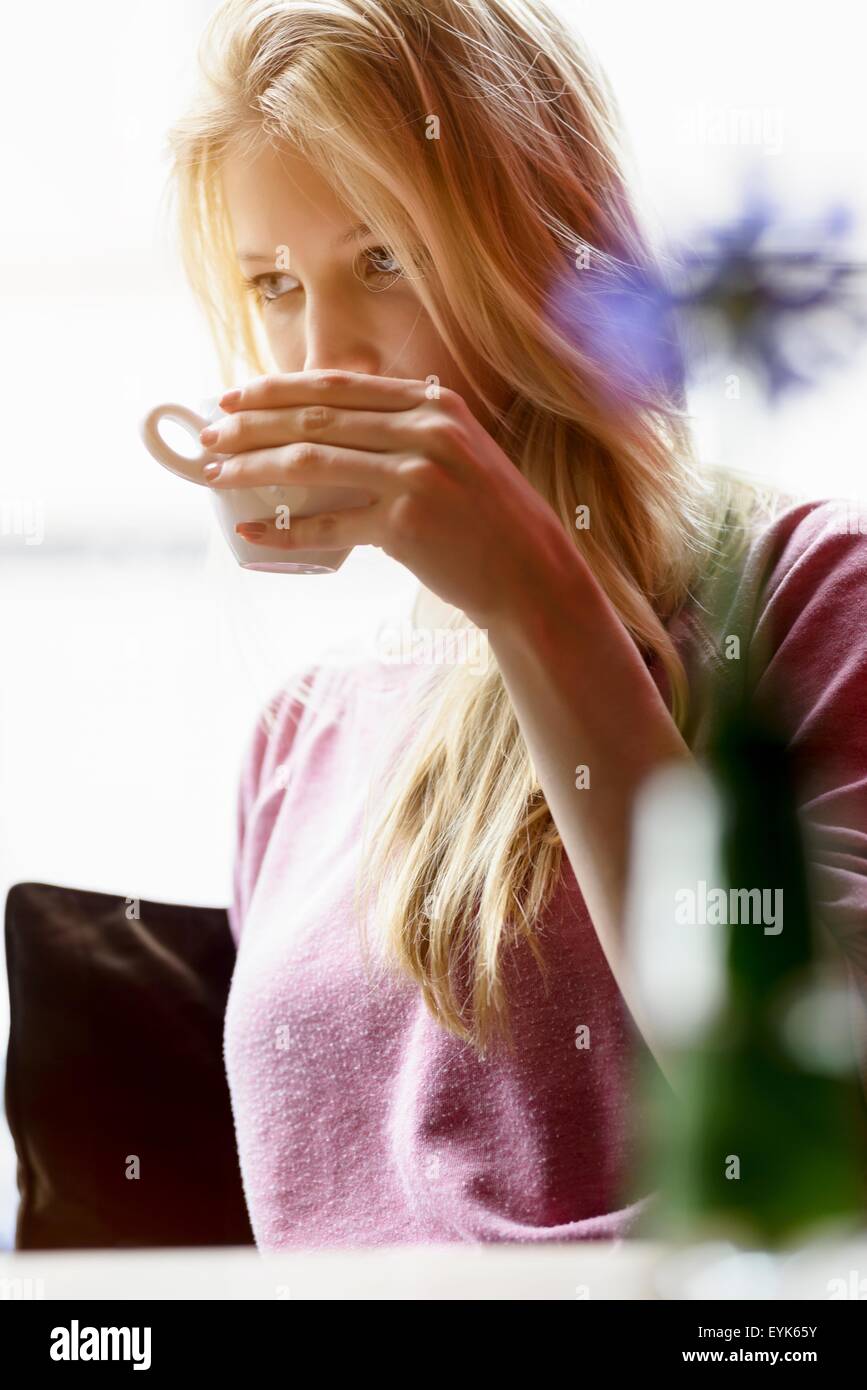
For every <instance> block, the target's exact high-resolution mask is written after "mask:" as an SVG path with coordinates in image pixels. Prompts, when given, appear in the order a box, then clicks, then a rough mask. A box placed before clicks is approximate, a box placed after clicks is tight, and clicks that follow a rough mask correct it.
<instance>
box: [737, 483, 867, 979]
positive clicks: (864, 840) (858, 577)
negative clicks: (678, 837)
mask: <svg viewBox="0 0 867 1390" xmlns="http://www.w3.org/2000/svg"><path fill="white" fill-rule="evenodd" d="M848 510H849V509H847V507H846V505H845V503H838V502H833V501H826V502H821V503H805V504H803V505H801V506H798V507H796V508H793V509H792V510H791V511H789V512H787V513H785V514H784V515H783V516H782V517H780V518H778V519H777V521H776V522H775V523H773V524H772V526H771V527H770V529H769V532H768V534H767V536H766V537H765V540H764V543H763V545H762V546H761V547H760V553H761V556H762V569H763V576H764V584H763V586H762V592H761V597H760V600H759V602H758V604H757V607H756V626H755V638H756V649H757V650H759V651H760V652H761V659H760V661H759V663H758V664H757V667H756V670H755V671H754V673H753V677H752V683H753V685H754V689H755V693H756V694H757V695H758V696H759V699H760V700H762V699H764V698H767V699H768V700H769V701H770V702H771V704H772V706H773V708H774V709H775V710H776V711H779V713H780V714H781V716H782V718H783V722H784V728H785V730H786V734H787V736H788V737H789V738H790V740H791V742H790V749H791V752H792V757H793V766H794V771H795V776H796V778H797V782H798V787H799V810H800V813H801V816H802V820H803V824H804V830H805V836H806V842H807V853H808V857H809V862H810V868H811V874H812V879H813V891H814V894H815V901H816V906H817V915H818V917H819V920H820V922H821V924H822V926H823V927H824V928H825V929H826V930H827V931H829V932H830V934H831V936H832V937H833V938H834V939H835V940H836V942H837V945H838V946H839V947H840V949H841V950H842V952H843V955H844V956H845V958H846V960H847V962H848V965H849V968H850V970H851V971H852V974H853V976H854V978H855V980H856V982H857V984H858V986H859V988H860V990H861V991H862V993H864V994H865V996H867V536H865V535H863V534H860V533H859V532H858V531H857V530H855V531H853V530H852V529H847V527H846V519H847V515H848Z"/></svg>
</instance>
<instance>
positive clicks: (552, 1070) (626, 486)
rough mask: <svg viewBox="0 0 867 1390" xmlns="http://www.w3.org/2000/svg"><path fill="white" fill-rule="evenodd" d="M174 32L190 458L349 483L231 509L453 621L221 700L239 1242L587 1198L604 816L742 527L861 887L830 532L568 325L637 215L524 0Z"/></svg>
mask: <svg viewBox="0 0 867 1390" xmlns="http://www.w3.org/2000/svg"><path fill="white" fill-rule="evenodd" d="M200 61H201V66H202V89H201V92H200V94H199V96H198V98H197V101H196V104H195V106H194V108H193V109H192V110H191V111H190V112H189V113H188V114H187V115H186V116H185V117H184V119H183V120H181V121H179V122H178V123H177V125H176V126H175V127H174V129H173V132H172V147H173V151H174V161H175V162H174V176H175V179H176V182H177V189H178V195H179V198H178V207H179V215H180V225H181V229H182V233H183V245H184V255H185V263H186V266H187V270H188V274H189V276H190V279H191V281H192V283H193V285H194V287H195V289H196V291H197V293H198V294H199V295H200V297H201V300H202V302H203V304H204V306H205V308H206V310H207V312H208V314H209V315H210V318H211V322H212V325H213V329H214V334H215V339H216V341H217V344H218V347H219V350H220V353H221V359H222V361H223V363H224V370H225V371H226V373H227V374H228V372H229V371H231V370H232V363H233V361H234V360H235V358H236V356H237V354H238V353H240V354H241V355H242V357H243V358H244V359H245V360H246V361H247V362H248V363H249V366H250V368H251V370H252V371H253V372H254V373H256V374H257V375H256V377H255V379H253V380H249V381H247V382H246V383H242V384H240V385H238V386H237V387H235V388H234V389H232V390H230V391H228V392H227V394H226V395H225V396H224V397H223V401H222V404H223V407H224V409H225V411H226V412H227V416H226V418H224V419H222V420H221V421H220V422H219V423H218V425H217V426H215V427H213V428H212V429H211V430H210V431H208V432H207V433H206V434H203V441H204V442H205V443H208V444H209V445H210V446H211V447H212V448H213V449H215V450H216V451H217V452H219V453H222V454H226V455H229V457H228V458H227V460H226V461H225V462H224V463H223V464H222V466H221V467H219V466H218V467H217V468H216V469H215V470H214V471H213V475H212V477H211V478H210V482H211V485H212V486H213V487H215V488H223V487H228V488H232V487H238V486H249V485H256V486H259V485H267V484H272V483H280V482H286V481H297V482H300V483H308V482H309V483H321V482H325V481H326V480H328V481H330V482H333V483H336V484H345V485H347V486H353V487H360V488H362V489H363V490H364V491H365V492H366V493H367V494H368V496H369V501H368V503H367V504H366V505H361V506H358V505H356V506H355V507H354V508H346V509H343V510H340V511H336V512H333V513H330V514H328V515H321V516H317V517H312V518H307V519H293V521H292V524H291V527H290V528H289V529H288V530H284V529H278V528H277V526H276V525H275V519H274V518H273V517H269V516H267V515H263V517H262V519H261V523H259V524H258V526H257V527H254V528H252V529H251V530H248V531H247V533H246V534H248V536H249V537H250V538H251V539H253V540H255V539H257V538H259V539H265V540H267V543H268V544H269V545H273V544H275V543H279V544H282V545H285V546H286V547H287V548H290V549H291V548H299V549H302V550H303V549H304V548H310V547H313V546H315V547H316V548H321V547H323V546H328V547H333V548H334V549H335V550H343V549H346V548H349V547H354V546H357V545H375V546H378V547H380V548H381V549H382V550H383V551H384V552H386V553H387V554H388V555H390V556H392V557H393V558H394V559H396V560H397V561H399V562H400V563H401V564H402V565H405V566H407V567H408V568H409V569H410V570H411V571H413V573H414V574H415V575H416V576H417V578H418V579H419V581H420V588H419V600H418V604H417V607H416V610H415V613H414V621H415V623H416V625H417V626H418V627H419V628H420V629H425V630H430V629H434V628H441V627H445V628H449V629H451V628H455V629H461V628H473V629H478V630H480V631H481V632H482V633H483V634H484V635H485V636H486V638H487V644H488V656H489V660H488V663H487V668H486V670H485V671H484V672H482V673H480V672H479V671H478V669H475V668H473V669H470V667H469V666H468V665H467V664H466V663H461V662H454V663H448V662H439V663H431V664H429V665H428V666H419V665H417V664H415V663H404V664H402V665H401V664H397V665H393V664H386V663H383V662H379V661H376V660H372V661H369V662H358V663H356V664H350V665H348V666H346V667H345V668H343V669H341V668H340V667H338V666H336V665H330V664H321V665H317V666H316V667H315V668H314V669H313V670H311V671H305V672H302V673H296V675H295V677H294V678H293V679H288V680H287V683H286V685H285V687H284V688H283V689H281V690H280V691H279V692H278V693H277V694H276V695H275V698H274V699H273V700H272V701H270V702H269V704H268V707H267V709H266V710H264V711H263V712H262V716H261V718H260V719H259V720H258V721H257V723H256V727H255V729H254V730H253V731H252V736H251V738H250V742H249V746H248V749H247V753H246V758H245V761H244V766H243V770H242V776H241V786H240V793H239V808H238V810H239V843H238V856H237V861H236V865H235V892H234V900H233V903H232V907H231V924H232V931H233V934H234V937H235V940H236V942H237V945H238V956H237V965H236V970H235V974H234V978H233V982H232V990H231V995H230V998H229V1004H228V1010H227V1016H226V1027H225V1059H226V1067H227V1074H228V1080H229V1085H230V1090H231V1096H232V1105H233V1111H234V1117H235V1125H236V1131H237V1139H238V1146H239V1157H240V1164H241V1170H242V1175H243V1180H244V1187H245V1192H246V1196H247V1201H248V1204H249V1209H250V1215H251V1220H252V1224H253V1229H254V1233H255V1237H256V1241H257V1244H258V1245H259V1247H260V1248H262V1249H278V1248H283V1247H287V1246H300V1247H305V1248H313V1247H320V1246H348V1245H379V1244H385V1245H390V1244H401V1243H406V1242H426V1243H429V1242H439V1241H455V1240H457V1241H489V1240H493V1241H496V1240H518V1241H542V1240H563V1239H576V1240H580V1239H589V1238H599V1237H611V1236H615V1235H621V1234H625V1233H627V1232H628V1231H629V1230H630V1228H631V1226H632V1223H633V1222H634V1219H635V1217H636V1215H637V1213H638V1212H639V1210H640V1209H641V1208H642V1207H643V1206H644V1205H645V1204H646V1203H647V1202H649V1201H651V1200H652V1194H647V1195H646V1196H642V1197H641V1198H640V1200H639V1201H637V1202H635V1203H631V1204H630V1203H628V1202H624V1200H623V1191H624V1188H623V1183H624V1179H625V1178H626V1177H627V1176H628V1169H629V1162H630V1156H631V1148H630V1143H629V1133H630V1114H629V1107H630V1091H629V1081H630V1076H631V1074H632V1068H633V1065H634V1061H635V1057H636V1050H637V1049H643V1048H648V1049H649V1050H650V1052H651V1053H652V1055H653V1056H654V1057H655V1058H656V1061H657V1062H658V1064H659V1065H660V1067H662V1068H663V1069H665V1065H666V1059H665V1057H664V1056H663V1055H662V1051H661V1048H660V1046H659V1043H658V1040H657V1039H655V1038H654V1037H653V1036H651V1035H649V1034H648V1033H646V1032H643V1031H642V1027H641V1026H640V1023H639V1014H638V1005H637V1000H635V998H634V995H633V990H632V987H631V984H630V977H629V963H628V960H627V959H626V957H625V952H624V949H623V905H624V892H625V884H626V877H627V868H628V850H629V830H630V818H631V812H632V807H633V804H634V800H635V796H636V791H637V789H638V788H639V786H640V785H641V784H642V782H643V780H644V779H645V778H646V777H647V776H648V774H649V773H651V772H652V771H653V770H654V769H655V768H657V767H660V766H661V765H663V764H665V763H667V762H669V761H672V760H679V759H681V760H689V759H690V758H692V757H693V756H695V753H696V751H697V750H698V749H699V748H700V746H701V738H702V730H703V727H704V725H703V720H702V715H701V709H700V706H699V704H698V702H697V700H696V698H695V695H696V673H697V672H698V671H700V670H704V669H707V668H708V667H713V666H714V664H715V663H716V664H719V665H721V664H722V663H721V660H720V658H719V655H718V653H717V651H716V649H715V646H714V634H713V632H712V631H710V630H709V629H708V627H707V624H706V623H705V622H704V617H705V616H706V614H705V610H704V609H703V608H702V606H701V604H700V603H699V601H698V597H697V596H698V594H699V593H700V591H701V590H702V586H703V585H704V583H705V582H706V581H707V580H708V578H709V576H710V575H711V574H712V572H713V570H714V566H715V565H716V564H717V563H718V562H719V560H720V556H721V553H722V552H723V550H724V548H725V546H726V545H727V543H728V539H729V538H730V537H732V536H738V537H740V540H741V541H745V542H746V544H745V545H742V546H741V549H742V551H743V554H744V560H743V566H742V583H741V585H740V588H739V590H738V598H737V602H736V604H735V607H734V609H733V611H732V616H731V621H732V622H734V621H735V619H736V617H737V615H740V619H739V620H742V622H743V624H744V626H745V631H746V636H747V641H748V650H749V651H752V650H753V649H752V648H751V647H749V640H750V638H751V636H755V637H756V639H758V637H762V639H763V641H764V642H765V643H767V642H768V641H769V643H770V645H769V650H768V654H767V657H766V659H764V661H763V663H762V664H760V665H758V666H756V665H755V661H756V660H757V658H754V657H752V656H750V658H749V662H748V665H750V663H752V664H751V665H750V672H751V676H750V678H751V680H752V681H754V683H755V685H756V687H757V688H758V689H759V690H760V692H761V691H763V690H764V689H765V687H766V688H767V693H768V695H771V694H774V693H780V692H782V694H783V695H784V696H785V699H786V701H787V709H788V713H789V716H790V717H791V720H792V731H793V738H794V739H798V740H800V742H799V744H798V748H799V751H800V752H801V753H802V754H803V755H804V757H805V758H806V759H809V757H810V755H811V751H812V749H813V747H814V745H815V747H816V748H817V749H819V748H820V747H821V746H823V745H827V744H829V743H830V742H832V741H833V739H835V738H837V736H838V735H839V734H842V733H843V731H844V730H845V731H846V737H847V739H848V749H847V760H846V763H845V766H844V767H842V768H840V767H835V769H834V771H833V773H831V772H829V773H828V774H827V776H824V774H823V776H824V780H822V779H821V778H820V781H821V785H820V786H818V787H817V788H814V791H813V793H812V795H813V796H814V797H816V798H818V799H819V801H820V802H821V806H822V814H823V816H824V817H825V819H826V821H827V824H828V825H829V826H831V827H834V826H839V825H843V824H845V825H847V826H848V827H850V829H849V832H848V833H849V835H850V840H849V844H848V850H847V858H846V859H845V861H844V860H843V859H841V860H839V862H837V864H836V870H834V872H836V879H835V881H834V883H835V886H834V890H833V896H834V897H835V899H836V900H837V901H838V903H839V902H840V901H841V899H842V900H843V901H844V907H845V909H846V911H849V912H851V913H855V912H856V909H858V910H860V911H861V913H862V914H863V912H864V909H865V908H867V891H865V884H867V879H865V876H864V872H865V857H867V855H865V843H867V836H865V827H864V825H863V817H862V822H861V823H860V828H859V829H852V828H851V827H852V825H853V820H852V807H853V805H854V803H855V799H856V798H857V797H858V796H859V795H860V796H861V798H862V800H863V793H864V789H865V777H867V734H865V725H867V709H865V694H864V685H863V680H862V682H861V683H860V684H859V681H858V680H856V674H857V671H856V667H857V664H858V662H860V663H861V668H860V669H861V676H862V677H863V651H864V647H863V637H860V636H859V635H857V634H855V633H852V641H853V642H854V643H856V645H857V652H858V653H859V655H858V656H857V659H856V658H855V657H852V656H851V653H850V654H849V655H848V656H847V654H846V652H845V651H843V650H842V649H841V647H840V645H839V640H838V639H839V634H840V631H841V626H840V625H841V623H845V622H846V615H847V614H848V615H849V622H850V624H851V622H852V613H853V608H852V605H853V604H854V603H855V602H856V600H857V598H858V596H859V595H860V598H861V601H862V602H863V599H864V596H865V592H867V588H865V570H867V566H865V559H864V546H863V544H858V543H856V540H854V539H853V538H852V537H851V536H843V535H842V534H840V532H839V528H835V526H834V524H833V506H832V505H831V504H828V503H824V504H819V503H805V504H802V505H800V506H796V507H790V508H789V509H788V510H787V511H784V512H783V513H782V515H781V516H778V517H776V518H774V517H770V516H769V517H766V518H763V519H762V520H761V521H759V520H757V519H756V518H755V517H752V518H745V517H744V516H740V519H738V518H739V514H738V512H737V509H736V508H735V506H734V501H733V494H732V495H729V494H730V490H727V489H726V487H725V486H724V484H722V483H721V482H718V481H711V480H710V479H708V478H705V477H703V476H702V474H701V472H700V470H699V469H698V468H697V467H696V464H695V461H694V458H693V456H692V453H691V447H690V439H689V430H688V422H687V420H686V417H685V410H684V396H683V389H682V382H681V381H680V380H679V379H678V378H677V375H676V373H675V374H674V375H672V372H671V370H670V365H671V364H670V360H669V361H668V363H667V366H666V368H665V370H663V369H662V367H658V368H657V365H656V364H655V362H654V361H653V360H649V359H646V358H644V359H641V360H639V359H638V358H636V360H635V361H634V362H632V361H629V360H628V359H627V357H626V356H624V358H623V360H622V361H619V362H617V363H616V364H615V368H616V369H612V363H611V361H610V360H605V359H604V357H603V355H602V354H599V353H596V352H595V351H594V343H595V341H596V336H597V335H596V330H597V328H598V326H599V324H598V318H594V315H595V314H596V313H598V302H599V301H598V300H596V299H594V295H593V293H592V289H591V287H592V286H593V285H594V284H597V285H598V284H599V283H602V284H606V285H611V284H614V285H616V284H617V283H618V281H619V278H620V277H621V276H622V275H624V274H625V273H627V272H629V273H633V272H634V271H635V270H641V271H644V270H647V269H649V268H650V267H651V265H652V261H651V253H650V250H649V248H648V245H647V241H646V238H645V237H644V235H643V234H642V231H641V228H640V226H639V221H638V218H637V216H636V214H635V212H634V211H633V209H632V205H631V202H630V198H629V192H628V189H627V187H626V183H625V179H624V174H623V164H622V158H621V156H620V155H619V153H618V147H617V125H616V114H615V106H614V101H613V98H612V96H611V94H610V92H609V91H608V88H607V85H606V82H605V80H604V78H603V76H602V75H601V73H600V72H599V71H598V70H597V68H596V67H595V65H594V63H593V61H592V60H591V58H590V56H589V55H588V54H587V53H586V52H585V50H584V48H583V47H582V45H581V43H580V42H579V40H578V38H577V37H576V36H575V35H574V34H573V33H572V32H570V31H569V30H568V29H567V28H566V27H565V26H564V25H563V23H562V22H561V21H560V20H558V18H557V17H556V16H555V14H554V13H553V12H552V11H550V10H549V9H548V8H547V6H546V5H545V4H543V3H541V2H540V0H432V2H431V3H425V4H420V3H416V2H415V0H299V2H298V3H291V0H288V2H287V3H262V2H261V0H227V3H225V4H223V5H222V6H221V7H220V8H219V10H218V11H217V12H216V14H215V15H214V17H213V19H212V21H211V22H210V24H209V26H208V29H207V31H206V35H205V38H204V41H203V44H202V47H201V51H200ZM585 270H589V271H590V275H591V276H595V277H597V278H596V279H595V280H594V279H592V278H590V277H588V278H587V279H586V280H584V281H582V280H581V278H580V277H581V275H582V274H584V271H585ZM585 286H586V290H585ZM567 302H568V308H569V311H568V314H565V315H564V312H563V307H564V304H565V303H567ZM269 355H270V358H271V361H270V362H269V361H268V356H269ZM724 522H725V523H726V524H725V525H724V524H723V523H724ZM736 548H737V547H736ZM735 610H736V612H735ZM755 650H756V651H758V640H757V642H756V648H755ZM853 662H854V663H855V664H854V665H853V664H852V663H853ZM829 688H830V689H831V691H832V693H831V694H829ZM862 942H863V938H862ZM861 949H862V950H863V944H862V947H861Z"/></svg>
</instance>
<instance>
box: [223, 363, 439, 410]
mask: <svg viewBox="0 0 867 1390" xmlns="http://www.w3.org/2000/svg"><path fill="white" fill-rule="evenodd" d="M426 399H427V387H426V386H425V383H424V382H423V381H414V380H412V379H411V378H404V377H392V376H368V375H367V374H366V373H364V372H341V371H336V370H335V371H331V370H327V371H311V372H274V373H272V374H270V375H268V376H260V377H256V378H255V379H254V380H253V381H250V382H248V383H247V384H246V385H245V386H240V387H238V388H237V389H236V390H234V391H227V392H226V393H225V395H224V396H223V397H222V398H221V401H220V404H221V405H222V407H223V409H224V410H228V411H231V412H232V413H233V414H234V413H235V412H236V411H239V410H279V409H283V408H285V407H290V406H310V405H323V406H330V407H332V408H334V409H339V408H341V407H345V408H348V409H352V410H409V409H410V408H411V407H412V406H414V405H419V404H420V403H421V402H422V401H423V400H426Z"/></svg>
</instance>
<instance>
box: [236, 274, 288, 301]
mask: <svg viewBox="0 0 867 1390" xmlns="http://www.w3.org/2000/svg"><path fill="white" fill-rule="evenodd" d="M291 279H292V276H291V275H283V274H281V272H280V271H279V270H268V271H266V272H265V274H264V275H257V276H255V278H254V279H252V280H245V282H244V283H245V285H246V287H247V289H248V290H249V291H250V293H251V294H254V295H256V297H257V299H258V300H259V302H260V304H268V303H270V302H271V300H274V299H279V298H280V296H281V294H286V293H287V289H286V288H285V287H284V289H282V290H280V289H279V288H278V289H275V288H274V286H273V285H272V284H270V283H269V282H271V281H273V280H290V281H291ZM292 288H293V286H292V285H291V284H290V285H289V289H292Z"/></svg>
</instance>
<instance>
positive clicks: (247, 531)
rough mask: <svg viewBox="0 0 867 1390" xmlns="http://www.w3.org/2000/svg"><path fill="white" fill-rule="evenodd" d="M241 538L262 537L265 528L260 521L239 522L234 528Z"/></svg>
mask: <svg viewBox="0 0 867 1390" xmlns="http://www.w3.org/2000/svg"><path fill="white" fill-rule="evenodd" d="M235 530H236V531H240V533H241V535H242V536H264V534H265V527H264V525H263V523H262V522H261V521H239V522H238V524H237V526H236V527H235Z"/></svg>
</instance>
